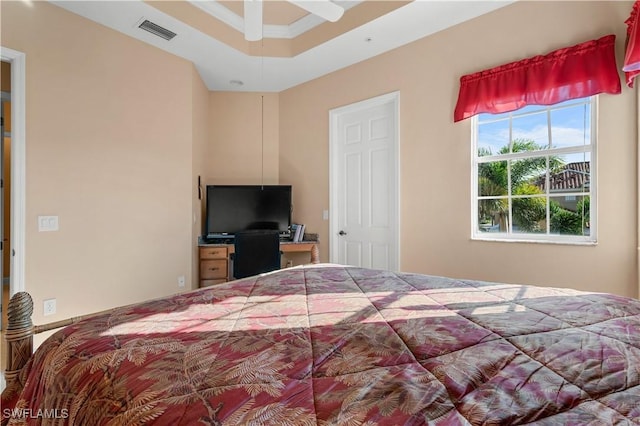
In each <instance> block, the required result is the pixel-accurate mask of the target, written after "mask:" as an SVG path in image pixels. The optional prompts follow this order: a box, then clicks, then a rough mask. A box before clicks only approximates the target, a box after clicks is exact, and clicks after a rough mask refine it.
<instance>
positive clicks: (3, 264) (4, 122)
mask: <svg viewBox="0 0 640 426" xmlns="http://www.w3.org/2000/svg"><path fill="white" fill-rule="evenodd" d="M0 65H1V67H2V68H1V69H0V76H1V85H0V253H1V254H2V255H1V256H0V258H1V260H0V277H2V294H1V296H0V297H1V299H0V300H1V301H2V303H1V304H0V307H1V310H2V321H1V322H0V330H6V328H7V305H8V300H9V294H10V288H9V286H10V274H11V268H10V265H9V264H10V262H9V260H10V259H9V254H10V251H11V247H10V245H9V241H10V236H11V226H10V223H11V215H10V211H11V197H10V195H11V191H8V190H7V188H11V183H10V182H11V180H10V176H11V161H10V160H11V63H9V62H4V61H2V62H1V63H0ZM8 160H9V161H8Z"/></svg>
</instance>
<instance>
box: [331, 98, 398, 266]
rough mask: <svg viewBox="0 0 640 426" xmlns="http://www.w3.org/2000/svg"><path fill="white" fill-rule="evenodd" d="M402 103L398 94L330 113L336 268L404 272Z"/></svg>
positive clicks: (333, 253) (332, 220)
mask: <svg viewBox="0 0 640 426" xmlns="http://www.w3.org/2000/svg"><path fill="white" fill-rule="evenodd" d="M399 104H400V94H399V92H394V93H390V94H386V95H382V96H378V97H375V98H372V99H368V100H366V101H362V102H358V103H355V104H351V105H347V106H345V107H341V108H337V109H334V110H331V111H330V113H329V116H330V120H329V121H330V200H331V213H330V223H331V224H330V237H329V244H330V259H331V262H333V263H339V264H345V265H353V266H360V267H366V268H376V269H387V270H392V271H397V270H398V269H399V266H400V252H399V247H400V244H399V240H400V223H399V222H400V208H399V204H400V178H399V173H400V171H399V145H400V143H399V130H398V127H399V126H398V122H399V121H398V118H399Z"/></svg>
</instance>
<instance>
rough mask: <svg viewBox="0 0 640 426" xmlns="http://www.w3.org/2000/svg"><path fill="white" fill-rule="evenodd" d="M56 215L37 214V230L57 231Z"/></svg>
mask: <svg viewBox="0 0 640 426" xmlns="http://www.w3.org/2000/svg"><path fill="white" fill-rule="evenodd" d="M58 229H59V227H58V216H38V232H45V231H57V230H58Z"/></svg>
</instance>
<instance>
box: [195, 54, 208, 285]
mask: <svg viewBox="0 0 640 426" xmlns="http://www.w3.org/2000/svg"><path fill="white" fill-rule="evenodd" d="M191 72H192V84H193V89H192V91H193V105H192V114H193V116H192V119H193V124H192V126H193V156H192V159H191V161H192V165H193V166H192V167H193V173H192V176H191V188H192V189H191V194H192V212H193V213H192V214H193V229H192V231H191V241H192V242H191V249H192V252H191V255H192V258H193V259H192V262H191V277H192V281H191V288H192V289H195V288H198V286H199V280H198V276H199V273H200V272H199V266H198V265H199V259H198V237H199V236H200V235H202V218H203V214H204V207H205V204H204V201H205V192H204V191H205V184H204V179H205V175H206V171H207V168H206V159H207V146H208V142H209V122H208V120H207V119H208V117H209V90H208V89H207V87H206V86H205V85H204V83H203V82H202V79H201V78H200V75H199V74H198V71H197V70H196V68H195V67H193V68H192V71H191ZM198 178H200V182H201V189H200V190H199V189H198Z"/></svg>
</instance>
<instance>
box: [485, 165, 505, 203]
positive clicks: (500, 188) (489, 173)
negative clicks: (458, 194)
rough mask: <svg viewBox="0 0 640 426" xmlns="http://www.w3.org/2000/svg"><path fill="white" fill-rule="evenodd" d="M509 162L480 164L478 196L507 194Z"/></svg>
mask: <svg viewBox="0 0 640 426" xmlns="http://www.w3.org/2000/svg"><path fill="white" fill-rule="evenodd" d="M507 188H508V184H507V162H506V161H492V162H490V163H480V164H478V196H480V197H488V196H496V195H507Z"/></svg>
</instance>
